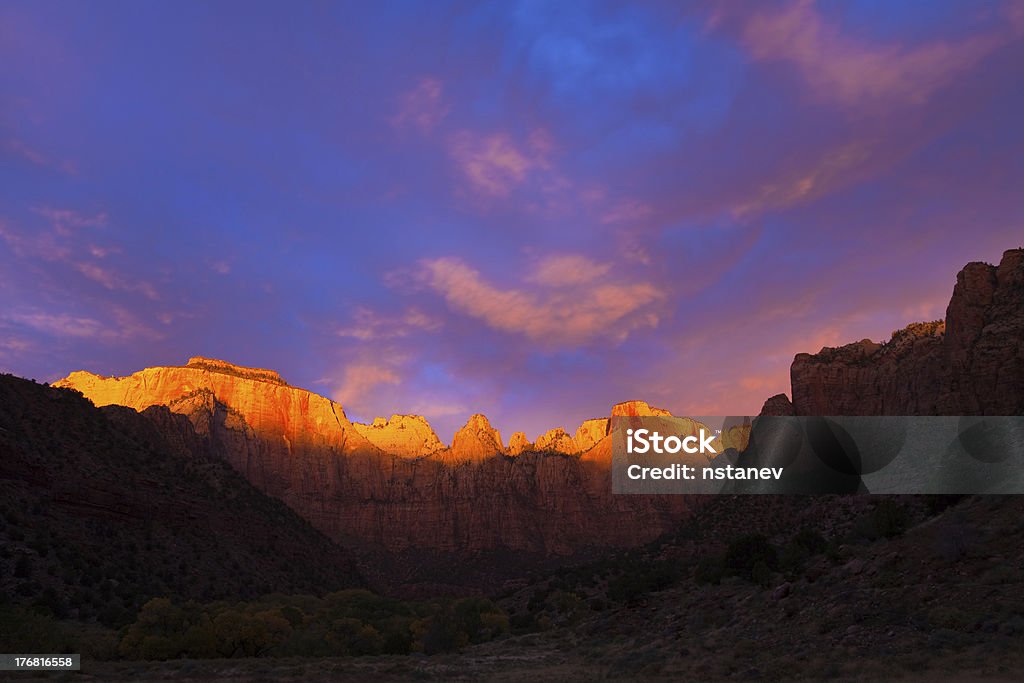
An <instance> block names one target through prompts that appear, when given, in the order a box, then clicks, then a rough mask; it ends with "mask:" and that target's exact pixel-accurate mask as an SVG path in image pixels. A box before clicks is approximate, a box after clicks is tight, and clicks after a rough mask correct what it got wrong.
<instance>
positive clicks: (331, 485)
mask: <svg viewBox="0 0 1024 683" xmlns="http://www.w3.org/2000/svg"><path fill="white" fill-rule="evenodd" d="M267 372H268V371H254V370H250V369H247V368H241V367H238V366H233V365H230V364H228V363H223V362H211V361H209V360H206V359H203V360H202V361H201V362H194V361H190V363H189V364H188V365H186V366H184V367H159V368H147V369H145V370H142V371H140V372H137V373H135V374H133V375H130V376H128V377H101V376H98V375H94V374H92V373H88V372H75V373H72V374H71V375H69V376H68V377H67V378H66V379H65V380H63V381H61V382H60V383H59V384H60V385H61V386H65V387H70V388H74V389H77V390H79V391H81V392H82V393H83V394H84V395H85V396H86V397H88V398H89V399H91V400H92V401H93V402H94V403H96V404H97V405H109V404H120V405H125V406H129V407H131V408H135V409H136V410H145V409H146V408H147V407H149V406H153V405H165V406H168V407H169V408H170V410H171V411H173V412H174V413H178V414H182V415H186V416H187V417H188V419H189V421H190V422H191V423H192V425H193V429H194V432H195V433H196V434H197V435H199V437H201V438H203V439H205V440H206V444H207V447H208V448H209V449H211V452H216V453H219V454H220V456H221V457H223V458H224V459H226V460H227V461H228V462H229V463H230V464H231V465H232V466H233V467H234V468H235V469H236V470H238V471H239V472H241V473H243V474H244V475H245V476H246V478H247V479H249V481H251V482H252V483H254V484H255V485H256V486H257V487H259V488H260V489H262V490H263V491H265V492H267V493H269V494H270V495H272V496H274V497H276V498H279V499H281V500H283V501H285V502H286V503H287V504H288V505H289V506H291V507H292V508H293V509H295V510H296V511H297V512H299V513H300V514H301V515H302V516H303V517H305V518H306V519H307V520H309V521H310V522H311V523H312V524H313V525H314V526H315V527H317V528H318V529H320V530H321V531H323V532H324V533H326V534H327V535H328V536H330V537H331V538H332V539H334V540H337V541H339V542H341V543H342V544H343V545H344V546H346V547H350V548H353V549H355V550H358V551H360V553H359V556H360V557H362V558H363V563H362V565H361V568H362V569H363V571H364V572H365V574H366V575H367V576H368V578H370V579H372V580H376V581H377V582H378V584H379V585H380V586H382V587H384V588H391V589H394V588H396V587H399V586H404V587H406V588H407V587H408V586H410V585H412V586H415V585H428V584H429V585H430V586H431V590H436V589H438V587H439V586H442V585H444V584H449V585H451V584H456V585H459V586H465V585H477V586H490V587H493V586H494V581H496V580H498V579H501V578H509V577H510V576H512V575H516V574H518V573H521V572H522V571H523V570H525V569H526V568H528V567H530V566H536V563H537V562H538V561H546V560H544V558H551V557H565V556H569V555H574V554H580V553H586V552H587V550H588V549H595V551H596V550H597V549H607V548H609V547H627V546H633V545H636V544H638V543H644V542H647V541H650V540H653V539H654V538H656V537H657V536H658V535H660V534H661V533H663V532H664V531H666V530H667V529H669V528H671V527H672V526H673V524H674V523H675V521H676V520H678V519H679V517H680V516H681V515H682V514H684V513H685V510H686V506H687V505H688V504H689V500H688V499H685V498H684V497H681V496H665V497H647V496H613V495H612V494H611V479H610V477H611V472H610V469H609V467H608V453H610V442H611V439H610V437H607V436H602V438H600V439H599V440H598V441H597V443H596V444H593V445H592V446H591V447H590V448H589V449H588V450H587V451H586V452H585V453H582V454H581V455H575V456H574V455H561V454H546V455H545V454H538V453H533V452H530V450H531V449H528V448H527V447H528V444H526V443H525V436H520V437H519V438H516V439H514V440H513V441H514V443H513V444H512V445H513V446H514V447H515V448H513V451H514V450H515V449H516V448H518V449H521V450H519V451H518V455H517V456H516V457H514V458H513V457H508V454H507V452H506V450H505V448H504V445H503V442H502V439H501V435H500V434H499V433H498V431H497V430H496V429H494V428H493V427H492V426H491V424H490V422H489V421H488V420H487V418H486V417H484V416H483V415H474V416H473V417H471V418H470V419H469V421H468V422H467V424H466V426H465V427H463V428H462V429H460V430H459V431H458V432H457V433H456V435H455V438H454V439H453V442H452V445H451V447H450V448H437V445H438V443H439V442H438V441H436V435H435V434H433V430H431V429H429V425H427V424H426V421H425V420H422V418H416V417H408V416H406V417H398V418H397V419H396V418H395V417H392V419H391V420H389V421H387V422H384V421H383V420H378V421H375V424H371V425H355V424H353V423H352V422H350V421H349V420H348V418H347V417H346V415H345V411H344V410H343V409H342V407H341V406H340V405H338V404H336V403H334V402H333V401H330V400H329V399H326V398H324V397H322V396H318V395H316V394H313V393H311V392H308V391H305V390H303V389H299V388H296V387H292V386H289V385H287V384H285V383H284V382H283V380H281V379H280V377H279V376H277V375H276V373H273V374H264V373H267ZM635 403H636V404H637V405H632V404H630V405H631V406H632V407H629V408H626V409H625V410H627V411H632V412H634V413H637V414H647V413H650V412H652V409H650V407H649V406H647V404H645V403H642V402H635ZM641 404H642V405H641ZM661 412H662V413H664V411H661ZM606 423H607V420H596V421H588V423H585V426H586V428H585V429H584V428H583V427H581V431H580V430H578V434H582V436H583V439H582V440H581V441H580V442H579V443H589V442H590V441H591V440H593V439H594V438H596V437H597V436H598V435H599V434H601V433H602V432H603V431H604V429H603V428H602V424H605V425H606ZM403 434H405V435H409V436H410V437H411V438H410V440H409V441H404V440H402V439H400V438H399V435H403ZM562 434H565V433H564V432H562ZM565 440H567V443H568V444H569V445H566V446H565V447H566V448H570V447H571V448H572V450H573V451H574V452H575V451H576V449H577V446H576V445H575V441H576V440H575V439H571V438H568V436H567V435H566V436H565ZM565 440H563V441H562V443H563V445H564V444H565V443H566V441H565ZM420 444H425V446H426V448H427V449H430V452H424V453H420V454H416V448H417V447H418V445H420ZM470 557H472V558H474V562H473V563H467V562H466V559H467V558H470ZM484 557H490V558H493V561H484V560H483V559H481V558H484ZM467 572H469V573H467Z"/></svg>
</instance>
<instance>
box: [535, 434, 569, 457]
mask: <svg viewBox="0 0 1024 683" xmlns="http://www.w3.org/2000/svg"><path fill="white" fill-rule="evenodd" d="M533 447H534V448H535V449H536V450H538V451H555V452H557V453H565V454H567V455H571V454H573V453H577V452H579V451H578V449H577V448H576V443H575V442H574V441H573V440H572V437H571V436H569V435H568V434H567V433H566V431H565V430H564V429H562V428H561V427H556V428H555V429H549V430H548V431H546V432H544V433H543V434H541V435H540V436H538V437H537V440H536V441H535V442H534V444H533Z"/></svg>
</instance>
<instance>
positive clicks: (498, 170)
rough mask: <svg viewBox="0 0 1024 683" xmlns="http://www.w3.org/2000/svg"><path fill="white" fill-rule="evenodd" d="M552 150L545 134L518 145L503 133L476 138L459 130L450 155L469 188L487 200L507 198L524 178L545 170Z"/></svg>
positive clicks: (472, 134) (451, 144)
mask: <svg viewBox="0 0 1024 683" xmlns="http://www.w3.org/2000/svg"><path fill="white" fill-rule="evenodd" d="M550 150H551V142H550V139H549V138H548V137H547V136H546V135H540V134H536V133H535V134H534V135H531V138H530V141H529V143H528V144H527V145H517V144H516V143H515V142H514V141H513V140H512V138H511V137H510V136H509V135H508V134H506V133H494V134H492V135H478V134H476V133H471V132H469V131H462V132H460V133H457V134H456V135H454V136H453V137H452V139H451V143H450V147H449V153H450V155H451V157H452V160H453V161H454V162H455V164H456V166H457V167H458V169H459V171H460V172H461V173H462V175H463V177H464V178H465V180H466V181H467V182H468V184H469V186H470V187H471V188H472V189H473V190H474V191H476V192H477V193H480V194H483V195H485V196H489V197H507V196H508V195H509V193H511V192H512V190H513V189H515V188H516V187H518V186H519V185H522V184H523V182H525V180H526V179H527V175H528V174H529V173H530V172H531V171H534V170H537V169H545V168H548V161H547V154H548V153H549V151H550Z"/></svg>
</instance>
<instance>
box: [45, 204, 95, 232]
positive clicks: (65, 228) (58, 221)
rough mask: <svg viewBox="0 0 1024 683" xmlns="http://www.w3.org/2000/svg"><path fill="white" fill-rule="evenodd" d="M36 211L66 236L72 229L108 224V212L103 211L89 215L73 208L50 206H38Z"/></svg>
mask: <svg viewBox="0 0 1024 683" xmlns="http://www.w3.org/2000/svg"><path fill="white" fill-rule="evenodd" d="M34 211H35V212H36V213H37V214H39V215H40V216H43V217H44V218H48V219H49V220H50V222H51V223H52V225H53V228H54V230H55V231H56V232H57V233H58V234H60V235H65V236H66V235H69V234H71V230H72V229H78V228H101V227H103V226H105V225H106V224H107V214H106V213H103V212H100V213H98V214H95V215H93V216H88V215H85V214H82V213H79V212H78V211H74V210H72V209H55V208H52V207H49V206H42V207H37V208H36V209H34Z"/></svg>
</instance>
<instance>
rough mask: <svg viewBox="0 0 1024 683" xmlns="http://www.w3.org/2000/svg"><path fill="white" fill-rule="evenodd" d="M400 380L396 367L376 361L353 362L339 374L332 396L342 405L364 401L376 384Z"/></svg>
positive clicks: (396, 382) (394, 382) (357, 403)
mask: <svg viewBox="0 0 1024 683" xmlns="http://www.w3.org/2000/svg"><path fill="white" fill-rule="evenodd" d="M401 381H402V378H401V377H400V376H399V374H398V371H397V369H395V368H393V367H389V366H387V365H382V364H376V363H353V364H350V365H348V366H347V367H346V368H345V369H344V371H343V372H342V374H341V381H340V384H339V385H338V387H337V388H336V389H335V390H334V393H333V398H334V400H335V401H337V402H338V403H340V404H341V405H342V406H345V405H348V404H356V405H359V404H360V403H362V402H364V401H365V400H366V399H367V397H368V395H369V394H370V393H371V392H372V391H373V390H374V389H376V388H377V387H378V386H380V385H382V384H384V385H390V384H398V383H400V382H401Z"/></svg>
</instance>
